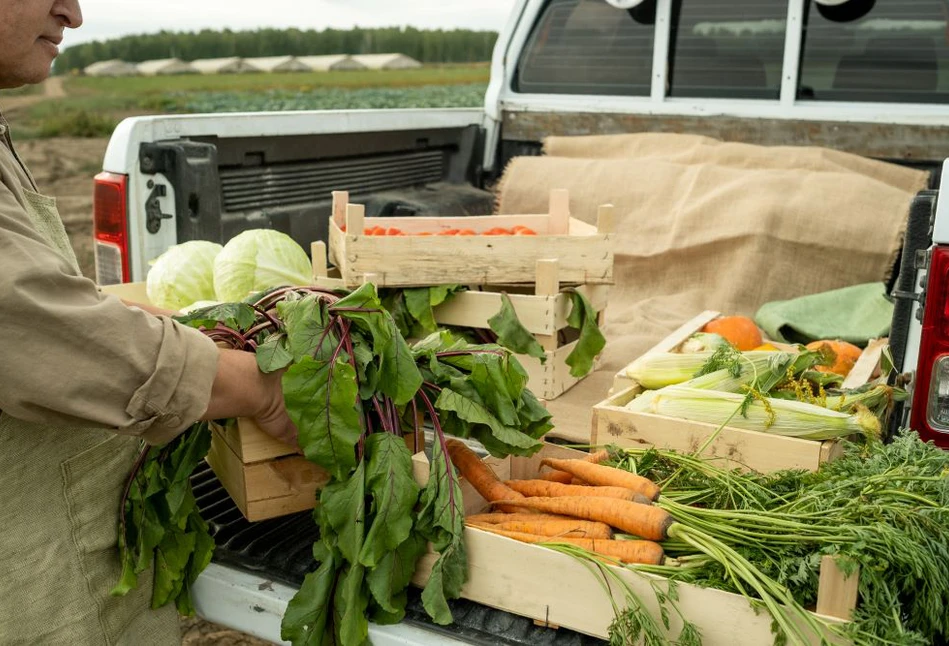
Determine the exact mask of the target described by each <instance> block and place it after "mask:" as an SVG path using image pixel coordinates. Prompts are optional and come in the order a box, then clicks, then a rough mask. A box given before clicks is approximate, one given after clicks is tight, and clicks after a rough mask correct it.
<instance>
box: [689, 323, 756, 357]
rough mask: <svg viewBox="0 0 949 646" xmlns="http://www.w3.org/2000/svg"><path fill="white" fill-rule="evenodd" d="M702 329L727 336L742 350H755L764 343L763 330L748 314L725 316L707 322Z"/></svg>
mask: <svg viewBox="0 0 949 646" xmlns="http://www.w3.org/2000/svg"><path fill="white" fill-rule="evenodd" d="M702 331H703V332H712V333H714V334H718V335H719V336H722V337H725V340H727V341H728V342H729V343H731V344H732V345H733V346H735V347H736V348H738V349H739V350H741V351H742V352H746V351H748V350H754V349H755V348H757V347H758V346H759V345H761V343H762V339H761V330H759V329H758V326H757V325H755V322H754V321H752V320H751V319H750V318H748V317H747V316H723V317H721V318H717V319H715V320H714V321H710V322H709V323H707V324H706V325H705V327H703V328H702Z"/></svg>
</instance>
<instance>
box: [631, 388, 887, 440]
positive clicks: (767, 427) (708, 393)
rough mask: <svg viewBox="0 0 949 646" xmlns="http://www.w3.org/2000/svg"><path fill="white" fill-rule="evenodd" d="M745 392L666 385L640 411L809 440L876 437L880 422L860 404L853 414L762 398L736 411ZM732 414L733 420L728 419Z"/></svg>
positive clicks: (783, 400) (789, 401)
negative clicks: (863, 436) (854, 436)
mask: <svg viewBox="0 0 949 646" xmlns="http://www.w3.org/2000/svg"><path fill="white" fill-rule="evenodd" d="M744 400H745V396H744V395H741V394H737V393H726V392H721V391H716V390H702V389H698V388H688V387H684V386H669V387H667V388H663V389H662V390H661V391H657V392H655V393H653V394H652V395H651V397H650V400H649V406H648V407H647V409H646V410H645V411H643V412H649V413H654V414H657V415H664V416H667V417H678V418H680V419H687V420H691V421H694V422H705V423H708V424H715V425H721V424H723V423H725V422H726V420H727V426H730V427H734V428H740V429H745V430H748V431H760V432H762V433H771V434H775V435H783V436H786V437H799V438H803V439H808V440H829V439H834V438H839V437H846V436H848V435H867V436H879V435H880V421H879V419H877V417H876V416H875V415H874V414H873V413H871V412H870V411H869V410H867V409H866V408H865V407H863V406H858V407H857V409H856V411H855V412H854V413H852V414H847V413H841V412H837V411H833V410H829V409H827V408H824V407H822V406H817V405H814V404H807V403H804V402H799V401H793V400H786V399H774V398H770V397H763V398H761V399H755V400H753V401H752V402H751V403H750V404H749V405H748V406H747V407H746V408H745V411H744V414H742V413H741V412H736V411H739V409H740V407H741V406H742V403H743V402H744ZM729 417H731V419H729Z"/></svg>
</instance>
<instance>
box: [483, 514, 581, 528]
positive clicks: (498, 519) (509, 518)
mask: <svg viewBox="0 0 949 646" xmlns="http://www.w3.org/2000/svg"><path fill="white" fill-rule="evenodd" d="M522 520H576V518H570V516H559V515H557V514H540V513H535V512H532V511H523V512H515V513H509V514H505V513H502V512H494V513H488V514H472V515H470V516H465V522H472V523H477V524H479V525H495V524H497V523H510V522H520V521H522Z"/></svg>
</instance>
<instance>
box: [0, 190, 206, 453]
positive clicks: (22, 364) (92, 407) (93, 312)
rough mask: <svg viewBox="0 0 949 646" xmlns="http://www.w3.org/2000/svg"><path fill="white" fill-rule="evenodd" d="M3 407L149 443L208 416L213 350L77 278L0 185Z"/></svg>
mask: <svg viewBox="0 0 949 646" xmlns="http://www.w3.org/2000/svg"><path fill="white" fill-rule="evenodd" d="M0 293H2V295H3V296H2V298H3V304H2V306H0V339H2V346H0V347H2V350H0V352H2V359H0V366H2V368H3V373H2V374H0V411H2V412H4V413H5V414H8V415H11V416H13V417H16V418H19V419H22V420H24V421H29V422H37V423H45V424H66V425H71V426H76V425H79V426H90V427H99V428H109V429H114V430H115V431H116V432H118V433H123V434H131V435H137V436H140V437H142V438H143V439H145V440H146V441H147V442H149V443H151V444H160V443H163V442H166V441H168V440H170V439H172V438H174V437H175V436H176V435H177V434H178V433H180V432H181V431H183V430H184V429H186V428H187V427H188V426H189V425H190V424H192V423H193V422H194V421H195V420H197V419H199V418H200V416H201V415H202V414H203V413H204V412H205V411H206V410H207V407H208V403H209V401H210V397H211V386H212V383H213V381H214V376H215V374H216V371H217V362H218V349H217V347H216V346H215V345H214V343H213V342H212V341H211V340H210V339H208V338H207V337H205V336H204V335H203V334H201V333H200V332H199V331H197V330H194V329H191V328H188V327H185V326H182V325H179V324H178V323H175V322H174V321H172V320H170V319H167V318H159V317H155V316H152V315H150V314H147V313H145V312H143V311H142V310H139V309H137V308H130V307H126V306H125V305H124V304H123V303H122V302H121V301H120V300H119V299H117V298H115V297H113V296H107V295H103V294H101V293H100V292H99V290H98V289H97V287H96V285H95V284H94V283H93V282H92V281H91V280H88V279H86V278H83V277H80V276H77V275H75V272H74V271H73V269H72V268H71V266H70V263H69V262H68V261H67V259H66V258H65V257H63V256H62V255H61V254H60V253H59V252H58V251H57V250H55V249H54V248H53V247H51V246H50V245H49V244H48V243H47V242H46V241H45V240H44V238H43V237H42V236H41V235H40V234H39V233H37V232H36V231H35V230H34V229H33V227H32V226H31V225H30V222H29V216H28V215H27V214H26V212H25V211H24V210H23V208H22V207H21V206H20V204H19V203H18V202H17V200H16V198H15V196H14V195H13V193H12V192H11V191H10V190H9V189H8V188H7V187H5V186H3V185H0Z"/></svg>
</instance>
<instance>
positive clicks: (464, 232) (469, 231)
mask: <svg viewBox="0 0 949 646" xmlns="http://www.w3.org/2000/svg"><path fill="white" fill-rule="evenodd" d="M458 235H460V236H476V235H478V234H477V232H476V231H475V230H474V229H462V230H461V231H459V232H458Z"/></svg>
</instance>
